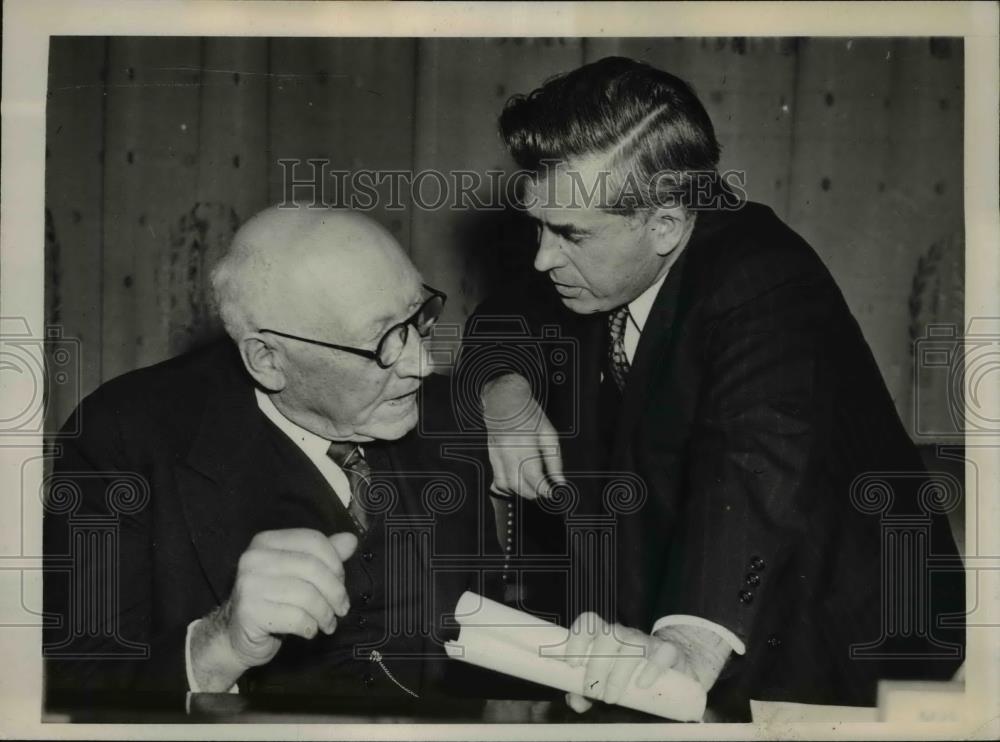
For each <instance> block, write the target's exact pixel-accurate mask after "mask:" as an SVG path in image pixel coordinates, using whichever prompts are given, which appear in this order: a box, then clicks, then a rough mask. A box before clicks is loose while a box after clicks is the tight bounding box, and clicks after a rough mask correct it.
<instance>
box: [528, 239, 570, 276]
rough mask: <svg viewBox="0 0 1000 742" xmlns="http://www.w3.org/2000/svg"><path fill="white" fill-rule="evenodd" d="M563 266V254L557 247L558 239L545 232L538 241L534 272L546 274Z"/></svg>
mask: <svg viewBox="0 0 1000 742" xmlns="http://www.w3.org/2000/svg"><path fill="white" fill-rule="evenodd" d="M562 264H563V253H562V250H561V249H560V246H559V238H558V237H556V236H555V235H554V234H551V233H549V232H548V231H546V230H542V236H541V237H540V238H539V240H538V252H537V253H535V270H536V271H538V272H539V273H547V272H548V271H550V270H552V269H553V268H558V267H559V266H561V265H562Z"/></svg>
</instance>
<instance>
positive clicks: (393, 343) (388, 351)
mask: <svg viewBox="0 0 1000 742" xmlns="http://www.w3.org/2000/svg"><path fill="white" fill-rule="evenodd" d="M423 287H424V289H425V290H426V291H427V292H428V293H429V294H430V296H429V297H428V298H427V299H426V300H425V301H424V303H423V304H421V305H420V308H419V309H417V311H416V312H414V313H413V315H412V316H411V317H410V318H409V319H406V320H404V321H402V322H400V323H399V324H396V325H393V326H392V327H390V328H389V329H388V330H386V332H385V334H384V335H383V336H382V338H381V339H380V340H379V341H378V345H376V346H375V350H368V349H367V348H352V347H351V346H349V345H336V344H334V343H327V342H324V341H322V340H313V339H311V338H304V337H300V336H299V335H291V334H289V333H287V332H279V331H278V330H268V329H266V328H261V329H260V330H258V331H257V332H269V333H271V334H272V335H279V336H281V337H283V338H289V339H291V340H299V341H301V342H303V343H311V344H313V345H321V346H323V347H324V348H333V349H334V350H342V351H344V352H345V353H353V354H354V355H356V356H361V357H362V358H368V359H369V360H372V361H375V363H377V364H378V365H379V367H380V368H389V367H390V366H392V365H393V364H394V363H396V361H398V360H399V357H400V356H401V355H403V350H404V349H405V348H406V341H407V340H408V339H409V336H410V327H411V326H412V327H414V328H415V329H416V331H417V334H418V335H420V337H422V338H425V337H427V336H429V335H430V334H431V328H433V327H434V323H436V322H437V321H438V319H439V318H440V317H441V312H442V311H443V310H444V303H445V301H447V299H448V297H447V295H446V294H445V293H444V292H443V291H438V290H437V289H432V288H431V287H430V286H428V285H427V284H423Z"/></svg>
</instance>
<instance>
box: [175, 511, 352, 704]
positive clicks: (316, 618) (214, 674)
mask: <svg viewBox="0 0 1000 742" xmlns="http://www.w3.org/2000/svg"><path fill="white" fill-rule="evenodd" d="M357 545H358V540H357V538H356V537H355V536H354V534H352V533H336V534H334V535H332V536H325V535H323V534H322V533H320V532H319V531H314V530H311V529H307V528H290V529H285V530H280V531H263V532H261V533H258V534H257V535H256V536H255V537H254V538H253V540H252V541H251V542H250V545H249V546H248V547H247V550H246V551H244V552H243V554H242V556H241V557H240V561H239V565H238V567H237V571H236V581H235V583H234V585H233V591H232V593H231V594H230V596H229V599H228V600H227V601H226V602H225V604H223V606H222V607H221V608H220V609H218V610H217V611H214V612H213V613H212V614H210V615H209V616H207V617H206V618H205V619H203V620H201V621H199V622H198V623H197V624H196V626H195V628H194V631H193V633H192V636H191V665H192V671H193V674H194V680H195V682H196V683H197V686H198V689H199V690H202V691H208V692H219V691H225V690H227V689H229V688H230V687H232V686H233V684H234V683H236V681H237V680H238V679H239V677H240V676H241V675H242V674H243V673H244V672H246V670H248V669H249V668H251V667H256V666H258V665H264V664H266V663H268V662H270V661H271V659H272V658H273V657H274V655H275V654H277V652H278V649H279V648H280V647H281V641H282V637H283V636H284V635H288V634H294V635H295V636H301V637H302V638H304V639H312V638H313V637H314V636H316V634H317V633H318V632H320V631H322V632H323V633H325V634H332V633H333V632H334V631H335V630H336V628H337V618H338V617H343V616H345V615H347V611H348V610H350V607H351V606H350V602H349V600H348V598H347V590H346V588H345V586H344V564H343V563H344V562H345V561H347V559H349V558H350V556H351V555H352V554H353V553H354V550H355V548H357Z"/></svg>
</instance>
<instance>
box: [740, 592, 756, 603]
mask: <svg viewBox="0 0 1000 742" xmlns="http://www.w3.org/2000/svg"><path fill="white" fill-rule="evenodd" d="M739 598H740V602H741V603H742V604H743V605H749V604H750V603H753V593H752V592H750V591H749V590H740V595H739Z"/></svg>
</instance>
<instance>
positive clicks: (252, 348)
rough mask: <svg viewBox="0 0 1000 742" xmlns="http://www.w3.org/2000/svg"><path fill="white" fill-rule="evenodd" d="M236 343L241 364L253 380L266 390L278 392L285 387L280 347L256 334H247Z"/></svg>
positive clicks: (282, 357)
mask: <svg viewBox="0 0 1000 742" xmlns="http://www.w3.org/2000/svg"><path fill="white" fill-rule="evenodd" d="M238 345H239V349H240V357H241V358H242V359H243V365H244V366H245V367H246V370H247V373H249V374H250V376H252V377H253V379H254V381H256V382H257V383H258V384H260V385H261V386H262V387H263V388H264V389H265V390H267V391H268V392H280V391H281V390H282V389H284V388H285V383H286V381H287V380H286V378H285V371H284V367H283V363H282V362H283V361H284V356H283V355H282V351H281V348H280V347H278V346H277V345H272V344H270V343H269V342H268V341H267V339H265V338H264V337H263V336H261V335H257V334H253V335H247V336H246V337H244V338H243V339H242V340H240V342H239V343H238Z"/></svg>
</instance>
